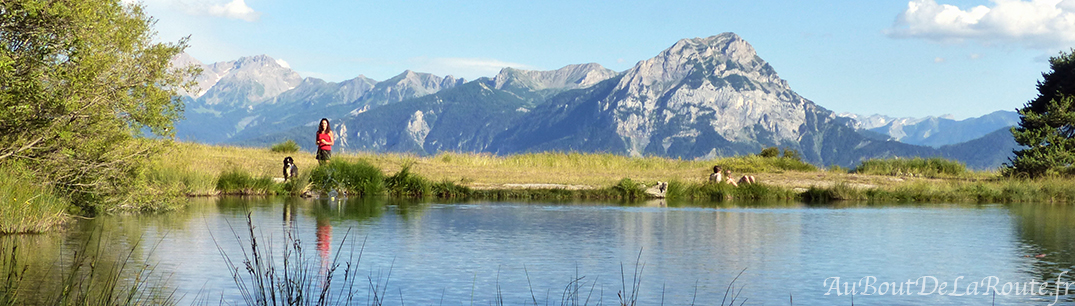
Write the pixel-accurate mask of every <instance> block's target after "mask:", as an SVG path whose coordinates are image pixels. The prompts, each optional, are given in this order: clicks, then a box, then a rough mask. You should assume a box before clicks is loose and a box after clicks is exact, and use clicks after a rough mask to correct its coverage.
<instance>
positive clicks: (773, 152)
mask: <svg viewBox="0 0 1075 306" xmlns="http://www.w3.org/2000/svg"><path fill="white" fill-rule="evenodd" d="M779 154H780V149H777V148H776V147H768V148H765V149H761V153H759V154H758V155H760V156H761V157H776V156H777V155H779Z"/></svg>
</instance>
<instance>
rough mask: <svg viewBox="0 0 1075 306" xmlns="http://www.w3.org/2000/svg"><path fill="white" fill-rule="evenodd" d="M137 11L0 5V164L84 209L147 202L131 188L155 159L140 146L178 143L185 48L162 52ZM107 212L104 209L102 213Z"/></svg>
mask: <svg viewBox="0 0 1075 306" xmlns="http://www.w3.org/2000/svg"><path fill="white" fill-rule="evenodd" d="M152 25H153V20H152V18H150V17H149V16H147V15H146V14H145V13H144V12H143V9H142V7H141V6H140V5H126V4H123V3H122V2H121V1H120V0H105V1H34V0H30V1H2V2H0V163H6V164H10V163H14V162H19V163H23V164H25V165H26V166H27V167H28V168H29V169H31V171H32V172H33V173H35V174H36V175H37V179H38V180H40V181H41V182H42V183H43V184H46V185H52V186H54V187H55V188H57V189H58V190H59V191H61V192H63V193H65V194H68V195H69V196H70V199H71V200H72V201H73V202H74V203H75V204H77V205H80V206H81V207H82V208H84V209H86V210H88V211H89V212H93V211H96V210H98V207H97V205H98V204H101V203H111V204H112V205H113V207H116V206H124V205H130V204H131V202H138V201H143V200H146V199H144V198H139V197H140V195H138V194H137V193H136V192H135V191H136V190H137V187H138V186H139V184H137V183H136V182H135V181H136V180H137V179H138V177H139V174H140V173H141V171H142V170H143V168H144V163H145V162H146V161H147V160H148V159H149V157H151V156H153V155H154V153H156V152H157V148H155V147H153V146H152V145H150V143H149V142H145V141H139V139H137V136H139V135H142V134H143V132H150V133H152V134H154V135H158V136H172V135H174V131H173V129H172V127H173V122H174V121H175V120H177V119H178V118H180V117H181V114H182V111H183V104H182V103H181V101H180V100H179V99H178V98H177V97H176V92H177V90H178V89H180V88H192V85H193V84H192V83H191V82H188V81H187V80H193V76H194V75H196V74H197V69H196V68H194V67H188V68H184V69H173V68H171V67H170V66H169V61H170V59H171V58H172V57H173V56H175V55H177V54H179V53H180V52H182V51H183V49H184V48H185V47H186V40H185V39H184V40H180V41H179V42H177V43H169V44H166V43H156V42H154V41H153V36H154V32H153V30H152V29H151V26H152ZM106 209H107V208H106Z"/></svg>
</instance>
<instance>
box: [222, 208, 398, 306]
mask: <svg viewBox="0 0 1075 306" xmlns="http://www.w3.org/2000/svg"><path fill="white" fill-rule="evenodd" d="M246 224H247V229H248V231H247V232H246V233H247V234H248V236H247V237H245V238H244V237H242V235H240V234H239V233H237V232H234V230H233V234H234V235H235V240H236V243H238V244H239V245H241V246H243V249H244V251H243V252H242V255H243V258H241V259H240V260H235V259H232V258H231V255H229V254H227V253H226V252H224V249H223V248H222V247H221V246H220V243H221V242H220V241H217V240H216V237H214V238H213V240H214V242H216V244H217V250H218V251H219V252H220V256H221V257H222V258H223V259H224V262H225V264H226V265H227V266H228V270H229V271H230V272H231V275H232V279H233V280H234V281H235V285H236V287H238V289H239V293H240V294H241V295H242V297H243V300H244V302H245V304H246V305H258V306H269V305H273V306H275V305H352V304H355V303H357V301H356V300H355V299H354V297H355V293H356V292H357V289H358V287H359V286H358V281H359V279H358V275H357V272H358V264H359V262H360V261H361V259H362V250H363V249H364V247H365V245H363V246H362V249H359V251H358V252H357V253H356V252H354V243H351V244H350V246H351V249H350V250H351V251H350V252H348V255H347V257H346V258H344V257H342V256H341V254H342V250H343V246H344V245H345V244H347V243H349V242H351V240H350V238H351V237H350V236H351V234H350V230H348V232H347V233H345V234H344V235H343V239H342V240H341V241H340V245H339V247H338V248H337V249H336V254H335V256H333V258H332V261H331V263H325V264H327V266H325V268H323V271H321V272H323V273H319V268H321V265H318V261H319V259H318V258H316V257H313V258H311V257H310V256H309V254H307V252H306V251H305V250H306V249H305V248H304V247H303V244H302V241H300V240H299V239H298V238H297V237H296V236H295V234H294V233H293V231H292V230H293V229H291V228H286V229H285V233H284V243H283V245H284V247H283V248H282V250H281V254H280V255H281V258H280V260H279V261H278V260H277V259H276V257H275V256H274V255H273V250H272V247H271V245H272V244H271V243H259V240H258V235H256V234H255V232H254V224H253V220H252V219H251V217H250V214H249V213H247V216H246ZM356 256H357V257H356ZM341 267H342V268H343V269H342V271H341V270H340V268H341ZM337 273H341V274H342V275H338V274H337ZM340 277H342V278H343V279H342V280H340V279H339V278H340ZM334 280H335V281H338V282H340V284H338V285H337V286H335V287H334V286H333V281H334ZM371 283H372V280H371ZM381 296H383V293H382V294H381Z"/></svg>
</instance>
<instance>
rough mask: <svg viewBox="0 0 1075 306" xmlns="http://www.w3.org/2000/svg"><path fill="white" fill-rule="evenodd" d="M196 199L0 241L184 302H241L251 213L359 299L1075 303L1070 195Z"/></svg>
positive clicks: (38, 268)
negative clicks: (868, 199) (126, 275)
mask: <svg viewBox="0 0 1075 306" xmlns="http://www.w3.org/2000/svg"><path fill="white" fill-rule="evenodd" d="M192 202H193V203H192V204H191V205H190V206H189V208H187V209H185V210H182V211H179V212H174V213H166V214H159V215H133V216H108V217H100V218H97V219H94V220H85V221H79V223H77V224H76V225H74V228H72V229H71V230H69V231H66V232H64V233H58V234H47V235H33V236H12V237H0V242H3V243H4V245H5V247H8V246H10V245H18V246H19V250H20V252H19V253H18V254H19V256H20V264H25V265H30V266H31V268H32V270H33V271H34V272H33V273H30V276H29V278H31V279H32V282H34V283H42V284H47V283H49V282H52V281H53V279H54V278H55V277H51V276H47V275H51V274H49V273H50V272H54V271H56V270H62V269H64V268H65V265H66V264H67V263H69V262H70V257H72V252H73V250H77V249H79V248H80V246H82V245H85V244H86V243H87V242H90V243H93V242H95V241H101V242H102V244H103V245H107V247H102V248H100V249H101V250H103V251H102V252H104V254H103V255H102V256H101V257H102V258H113V259H115V258H122V257H123V256H126V255H127V254H128V253H129V252H130V250H131V249H134V252H133V254H132V261H135V262H138V263H148V264H150V265H151V266H153V267H154V268H153V273H154V274H155V275H161V277H163V279H164V280H163V281H161V282H160V283H163V284H164V286H166V287H167V288H168V290H174V291H175V292H176V294H177V296H179V297H180V303H179V304H180V305H187V304H192V303H196V302H198V301H201V302H205V301H206V300H208V301H212V302H211V304H214V305H215V304H217V303H219V301H220V300H224V301H225V302H228V303H232V304H234V303H241V302H242V298H241V296H239V293H238V292H239V291H238V289H237V287H236V285H235V282H234V280H233V278H232V275H231V274H230V272H229V270H228V268H227V265H226V264H225V260H224V259H223V258H222V255H221V252H223V253H225V254H227V255H229V256H231V257H232V259H233V260H236V261H240V260H241V258H242V256H243V250H242V243H246V241H248V240H247V239H248V238H249V237H248V236H249V234H248V228H247V225H246V222H247V221H246V218H247V214H248V213H249V215H250V216H251V218H252V220H253V221H252V222H253V224H254V226H255V235H257V236H258V237H259V239H262V241H260V242H261V243H263V244H271V245H272V247H274V248H275V250H276V251H274V254H275V256H277V259H279V258H280V257H282V256H280V254H282V249H283V248H284V247H285V246H286V244H285V243H283V240H282V237H284V235H285V234H284V233H285V229H289V228H290V229H292V231H293V233H294V235H295V236H296V237H297V238H298V239H299V240H300V243H301V245H302V246H303V252H304V254H305V256H307V257H308V258H309V260H310V261H311V262H312V263H313V264H312V265H311V267H313V268H312V269H315V270H319V269H320V268H319V267H320V266H321V261H322V260H323V259H331V258H332V256H335V255H336V254H337V253H339V254H340V255H341V256H349V255H352V254H353V255H358V253H359V252H360V251H361V261H359V262H358V265H357V268H358V273H357V274H358V276H360V281H359V282H358V283H357V286H359V288H360V290H357V291H358V293H359V294H358V296H357V297H356V301H355V303H356V304H363V305H364V304H366V303H367V300H368V297H367V294H368V293H369V292H370V290H369V287H371V286H376V287H378V288H380V289H381V290H383V292H385V294H386V295H387V298H385V299H384V303H385V304H387V305H400V304H402V305H472V304H473V305H489V304H493V303H494V301H495V300H496V299H497V297H498V295H499V296H502V297H503V300H504V304H506V305H523V304H534V302H535V300H536V302H537V304H538V305H546V304H549V305H559V304H560V303H561V301H562V300H563V298H564V295H565V292H570V291H572V290H575V287H574V286H572V285H575V284H577V285H579V289H578V290H579V291H580V295H581V297H580V301H579V303H580V304H581V303H583V302H585V301H586V299H587V298H589V305H598V304H601V305H616V304H618V302H619V298H618V294H622V292H624V291H626V292H627V293H628V294H629V293H630V292H632V291H633V290H634V289H633V287H634V286H633V285H632V284H634V283H635V281H633V279H635V278H636V277H639V279H640V281H638V283H637V284H638V302H639V305H660V304H662V303H663V304H665V305H688V304H691V303H692V302H693V303H694V304H696V305H720V302H721V301H722V300H723V299H725V295H726V291H727V290H728V287H729V284H732V286H733V287H734V288H735V289H734V290H733V291H734V292H733V293H731V294H729V295H734V294H735V292H738V294H739V298H738V300H737V305H738V303H739V301H743V300H745V301H746V303H745V304H746V305H789V304H790V301H789V300H790V299H791V298H793V299H794V304H795V305H851V303H852V296H851V295H850V294H848V292H847V290H848V289H854V290H855V294H854V303H855V304H856V305H990V304H992V303H993V299H994V298H995V299H996V302H995V304H996V305H1048V304H1050V303H1052V302H1053V301H1054V299H1056V300H1058V301H1059V303H1058V304H1063V305H1075V286H1072V288H1071V289H1072V293H1073V294H1072V295H1068V296H1065V295H1064V294H1063V293H1064V292H1063V287H1064V284H1063V283H1062V284H1061V288H1060V289H1061V290H1060V291H1061V292H1060V293H1061V294H1060V295H1059V296H1058V297H1056V296H1054V295H1055V292H1056V289H1057V288H1056V286H1055V285H1056V283H1057V279H1058V277H1059V279H1060V282H1075V275H1072V273H1070V272H1066V271H1069V270H1072V268H1073V264H1075V252H1073V251H1075V209H1072V208H1071V207H1068V206H1057V205H1047V204H1039V205H942V204H930V205H920V206H909V205H874V206H868V205H837V206H806V205H800V204H786V203H780V204H772V205H746V206H742V205H734V204H697V203H695V204H672V205H663V204H661V203H660V202H650V203H642V204H630V205H624V204H610V203H495V202H480V203H454V204H438V203H408V202H397V201H390V200H354V199H352V200H343V201H328V200H324V199H321V200H305V199H296V198H268V199H240V198H222V199H194V200H192ZM236 236H239V239H237V238H236ZM345 238H346V239H349V240H350V241H351V242H353V244H352V243H348V242H345V241H343V240H344V239H345ZM237 240H239V241H243V242H242V243H240V242H239V241H237ZM218 247H219V249H218ZM125 250H126V251H125ZM1038 254H1045V256H1044V257H1040V258H1038V257H1035V255H1038ZM1028 256H1029V257H1028ZM356 259H357V258H356ZM636 270H639V272H635V271H636ZM740 272H742V274H741V276H739V278H738V279H737V280H735V281H734V284H733V283H732V282H733V279H735V278H736V276H737V275H739V274H740ZM314 273H321V272H314ZM1062 273H1063V274H1062ZM35 277H37V278H38V279H33V278H35ZM837 278H838V282H837V284H836V285H833V283H834V281H836V280H837ZM576 279H579V280H578V281H577V282H575V281H574V280H576ZM916 280H917V281H918V282H917V283H915V281H916ZM908 281H910V282H911V284H907V282H908ZM1031 281H1034V282H1035V283H1036V284H1034V285H1033V287H1029V289H1028V287H1026V285H1025V284H1027V283H1029V282H1031ZM1042 281H1046V282H1047V284H1048V285H1047V286H1046V287H1043V288H1038V286H1040V283H1041V282H1042ZM335 282H338V281H335ZM315 286H316V285H315ZM942 286H944V287H943V288H942ZM40 287H45V286H40ZM853 287H854V288H853ZM740 289H741V291H739V290H740ZM994 289H995V290H996V291H997V294H996V296H995V297H994V296H993V294H992V293H993V292H992V291H993V290H994ZM941 290H943V292H944V294H943V295H942V294H940V292H941ZM1005 291H1006V292H1005ZM1020 291H1036V293H1037V294H1039V295H1037V296H1034V295H1027V294H1026V293H1025V292H1020ZM976 292H977V293H976ZM882 293H883V294H882ZM1005 293H1007V294H1005ZM826 294H827V295H826ZM1040 294H1044V295H1040ZM729 298H730V297H729Z"/></svg>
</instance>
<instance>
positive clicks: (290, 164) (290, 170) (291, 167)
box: [284, 156, 299, 181]
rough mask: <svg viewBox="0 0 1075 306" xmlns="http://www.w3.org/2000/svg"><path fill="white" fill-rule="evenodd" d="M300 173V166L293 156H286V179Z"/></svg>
mask: <svg viewBox="0 0 1075 306" xmlns="http://www.w3.org/2000/svg"><path fill="white" fill-rule="evenodd" d="M298 173H299V167H298V166H295V160H294V159H291V156H288V157H284V180H285V181H286V180H288V179H289V178H292V177H295V174H298Z"/></svg>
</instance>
